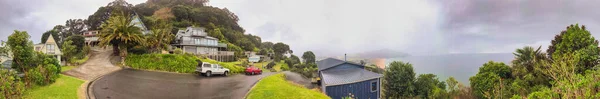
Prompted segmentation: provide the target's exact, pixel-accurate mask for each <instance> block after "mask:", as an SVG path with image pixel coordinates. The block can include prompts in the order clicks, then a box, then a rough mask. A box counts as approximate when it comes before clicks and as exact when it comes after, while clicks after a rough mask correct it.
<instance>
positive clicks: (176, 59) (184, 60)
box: [125, 54, 198, 73]
mask: <svg viewBox="0 0 600 99" xmlns="http://www.w3.org/2000/svg"><path fill="white" fill-rule="evenodd" d="M196 60H197V58H196V56H193V55H185V54H183V55H182V54H142V55H137V54H131V55H128V56H127V58H126V59H125V63H126V65H127V66H130V67H131V68H135V69H146V70H158V71H168V72H178V73H194V71H195V70H196V65H198V62H197V61H196Z"/></svg>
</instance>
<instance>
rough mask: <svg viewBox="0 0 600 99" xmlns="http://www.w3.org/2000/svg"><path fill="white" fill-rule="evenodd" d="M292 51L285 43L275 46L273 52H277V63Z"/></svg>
mask: <svg viewBox="0 0 600 99" xmlns="http://www.w3.org/2000/svg"><path fill="white" fill-rule="evenodd" d="M289 51H290V46H288V45H287V44H284V43H281V42H279V43H277V44H275V45H273V52H275V61H279V60H281V59H282V57H283V54H286V53H287V52H289Z"/></svg>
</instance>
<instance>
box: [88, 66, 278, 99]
mask: <svg viewBox="0 0 600 99" xmlns="http://www.w3.org/2000/svg"><path fill="white" fill-rule="evenodd" d="M272 74H275V73H270V72H265V73H263V74H262V75H242V74H238V75H230V76H228V77H223V76H220V75H215V76H212V77H204V76H198V75H194V74H176V73H165V72H152V71H142V70H134V69H122V70H120V71H117V72H114V73H111V74H108V75H106V76H104V77H102V78H101V79H98V80H96V81H95V82H94V83H93V85H92V90H93V94H94V96H95V97H96V99H243V98H244V97H245V95H246V93H247V92H248V91H250V88H252V86H253V85H254V84H255V83H256V82H257V81H258V80H260V78H263V77H265V76H268V75H272Z"/></svg>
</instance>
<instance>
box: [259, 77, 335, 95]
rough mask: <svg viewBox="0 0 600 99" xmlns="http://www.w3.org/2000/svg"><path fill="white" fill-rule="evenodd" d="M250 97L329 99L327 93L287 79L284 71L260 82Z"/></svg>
mask: <svg viewBox="0 0 600 99" xmlns="http://www.w3.org/2000/svg"><path fill="white" fill-rule="evenodd" d="M247 97H248V99H283V98H285V99H329V97H327V95H325V94H323V93H321V92H319V91H315V90H311V89H307V88H305V87H303V86H301V85H297V84H294V83H291V82H288V81H287V80H285V75H284V74H283V73H279V74H275V75H271V76H269V77H266V78H263V79H262V80H261V81H260V82H258V83H257V84H256V85H255V86H254V88H252V90H250V94H248V96H247Z"/></svg>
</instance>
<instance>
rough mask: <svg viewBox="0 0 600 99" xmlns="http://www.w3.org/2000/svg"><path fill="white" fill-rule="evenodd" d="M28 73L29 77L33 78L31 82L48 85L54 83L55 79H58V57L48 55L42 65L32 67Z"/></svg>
mask: <svg viewBox="0 0 600 99" xmlns="http://www.w3.org/2000/svg"><path fill="white" fill-rule="evenodd" d="M27 73H28V75H27V78H29V79H30V80H31V83H35V84H37V85H48V84H51V83H54V81H56V79H58V77H59V73H60V65H59V64H58V62H57V60H56V59H54V58H48V57H46V58H45V59H44V62H43V63H42V64H41V65H39V66H37V67H36V68H33V69H30V70H29V71H28V72H27Z"/></svg>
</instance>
